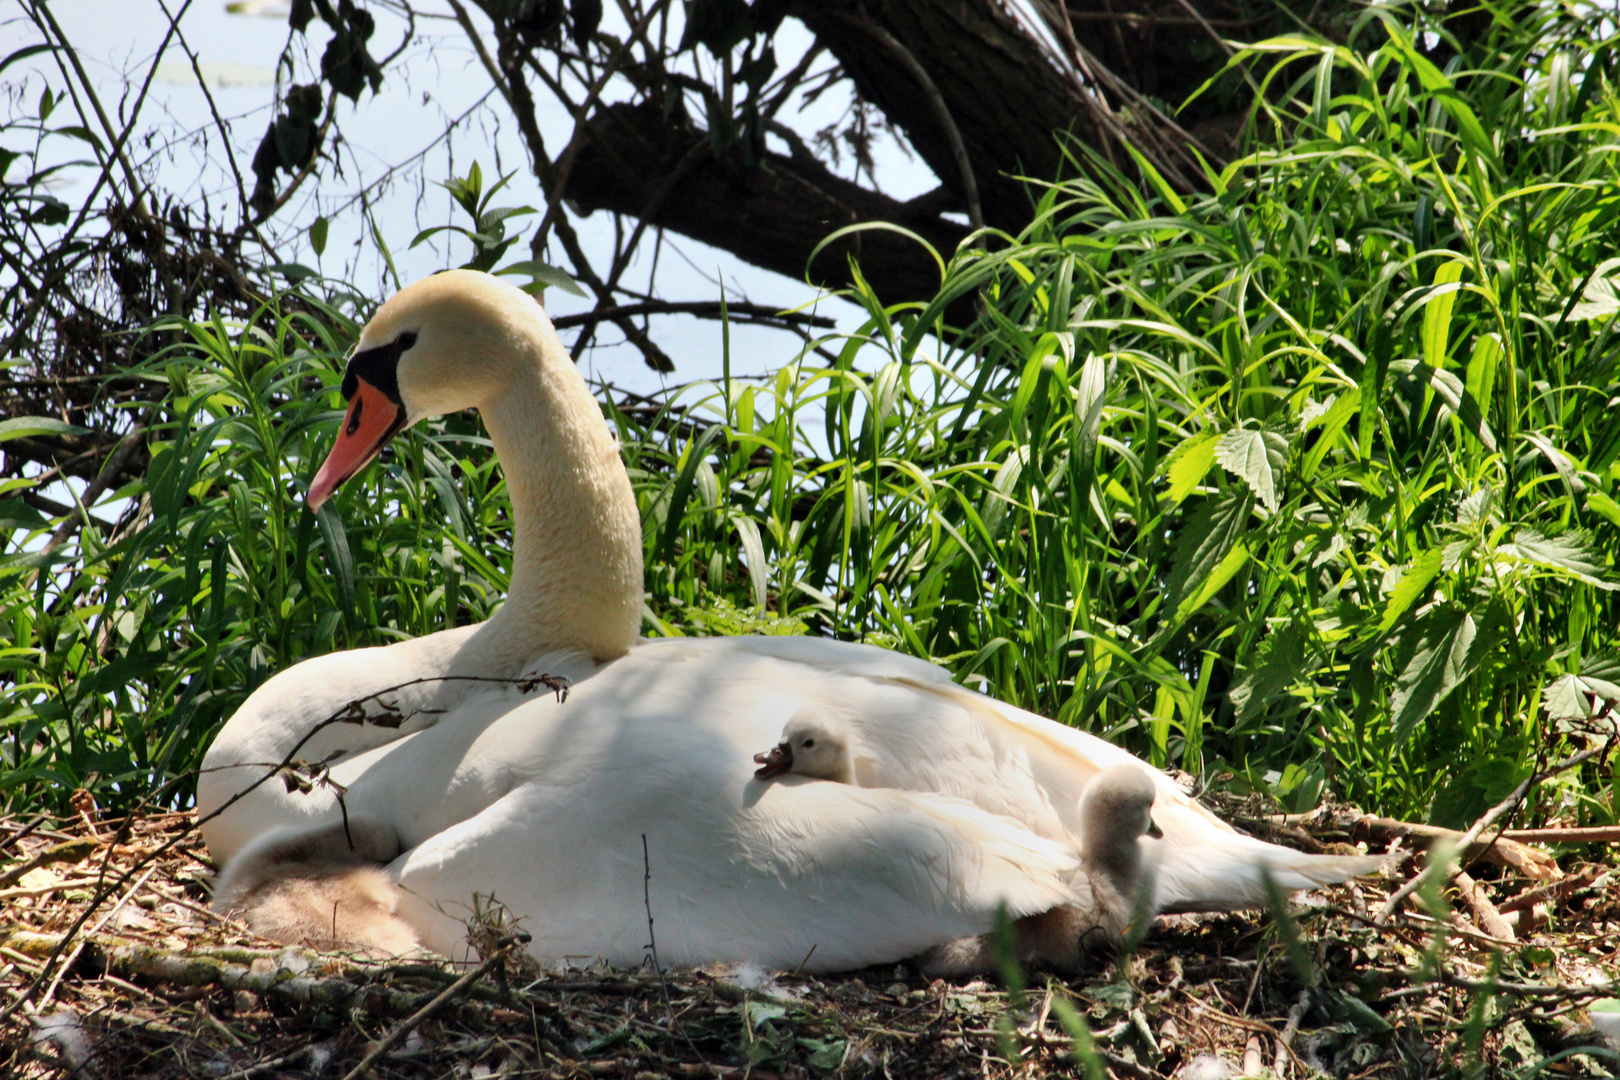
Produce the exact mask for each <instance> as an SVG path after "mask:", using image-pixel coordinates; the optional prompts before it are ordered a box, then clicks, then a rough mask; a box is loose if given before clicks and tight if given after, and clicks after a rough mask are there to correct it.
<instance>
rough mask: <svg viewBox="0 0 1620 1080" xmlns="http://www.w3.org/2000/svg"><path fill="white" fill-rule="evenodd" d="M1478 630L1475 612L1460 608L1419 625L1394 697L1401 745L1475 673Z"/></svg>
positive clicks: (1393, 701) (1391, 704) (1392, 702)
mask: <svg viewBox="0 0 1620 1080" xmlns="http://www.w3.org/2000/svg"><path fill="white" fill-rule="evenodd" d="M1478 629H1479V628H1478V626H1477V625H1476V624H1475V622H1474V617H1473V615H1471V614H1469V613H1468V612H1466V611H1462V610H1460V609H1457V608H1451V609H1447V610H1444V611H1439V612H1435V613H1434V614H1432V615H1430V616H1428V617H1427V618H1425V619H1424V620H1423V621H1422V622H1421V623H1419V624H1418V626H1417V627H1416V628H1415V630H1414V632H1415V633H1417V635H1418V637H1417V643H1416V647H1415V648H1414V649H1413V651H1412V658H1411V659H1410V660H1409V661H1407V664H1406V667H1405V669H1404V670H1402V672H1401V674H1400V677H1399V678H1397V679H1396V680H1395V693H1394V695H1393V696H1392V697H1391V699H1390V708H1391V710H1392V712H1393V713H1394V721H1395V743H1396V745H1397V746H1404V745H1405V744H1406V741H1407V740H1408V739H1410V738H1411V737H1412V732H1413V731H1414V730H1415V729H1416V728H1417V725H1418V722H1419V721H1421V720H1422V719H1424V718H1425V717H1426V716H1428V715H1429V714H1430V713H1431V712H1433V711H1434V709H1435V706H1437V705H1439V704H1440V703H1441V702H1442V701H1444V700H1445V699H1446V696H1447V695H1449V694H1450V693H1451V692H1452V691H1453V690H1455V689H1456V688H1457V687H1458V686H1459V685H1461V684H1462V682H1463V681H1464V680H1465V679H1467V678H1468V676H1469V675H1470V674H1472V673H1473V670H1474V668H1475V667H1476V666H1477V665H1478V663H1479V661H1478V658H1477V657H1473V656H1471V652H1472V648H1471V647H1472V646H1473V644H1474V638H1475V636H1476V635H1477V633H1478Z"/></svg>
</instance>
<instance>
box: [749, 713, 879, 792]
mask: <svg viewBox="0 0 1620 1080" xmlns="http://www.w3.org/2000/svg"><path fill="white" fill-rule="evenodd" d="M754 761H755V762H756V763H758V764H759V766H760V768H758V769H756V770H755V771H754V776H755V778H756V779H759V780H769V779H770V778H771V777H773V776H779V775H781V774H782V773H794V774H796V775H798V776H810V777H814V778H815V779H817V780H832V781H834V782H836V783H839V784H853V783H854V782H855V768H854V764H853V762H852V761H851V756H850V752H849V741H848V740H847V739H846V738H845V737H844V736H843V735H842V734H840V733H839V732H838V731H836V730H834V728H833V725H831V724H830V723H828V722H827V721H825V720H823V719H821V718H819V717H816V716H812V715H810V714H808V713H800V714H799V715H797V716H795V717H794V718H793V719H791V720H789V721H788V722H787V726H785V727H784V728H783V729H782V741H781V742H779V743H777V744H776V745H775V746H773V747H771V748H770V749H769V750H767V751H765V752H764V753H762V754H755V755H754Z"/></svg>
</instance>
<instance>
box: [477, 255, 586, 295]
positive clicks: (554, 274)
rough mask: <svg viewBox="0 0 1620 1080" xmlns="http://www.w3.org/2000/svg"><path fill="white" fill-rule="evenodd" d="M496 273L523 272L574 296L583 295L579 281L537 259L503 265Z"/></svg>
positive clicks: (564, 271) (583, 291)
mask: <svg viewBox="0 0 1620 1080" xmlns="http://www.w3.org/2000/svg"><path fill="white" fill-rule="evenodd" d="M495 272H496V273H497V274H523V275H526V276H527V277H529V278H532V279H533V280H535V281H538V282H540V283H541V284H543V285H546V286H548V287H556V288H558V289H561V290H562V291H563V292H565V293H572V294H574V295H575V296H585V295H586V294H585V290H584V289H582V288H580V287H579V282H577V281H575V280H574V279H573V278H572V277H570V276H569V275H568V272H567V271H566V270H561V269H559V268H557V267H555V266H552V265H551V264H550V263H543V262H541V261H540V260H538V259H529V260H527V261H525V262H518V263H513V264H511V265H510V266H503V267H501V268H500V269H499V270H497V271H495Z"/></svg>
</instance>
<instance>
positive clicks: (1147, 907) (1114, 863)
mask: <svg viewBox="0 0 1620 1080" xmlns="http://www.w3.org/2000/svg"><path fill="white" fill-rule="evenodd" d="M1153 799H1154V785H1153V781H1152V780H1151V779H1150V778H1149V777H1148V774H1147V773H1146V772H1144V771H1143V770H1142V769H1141V768H1140V767H1138V766H1136V765H1115V766H1113V767H1112V768H1108V769H1104V770H1103V771H1102V772H1100V773H1098V774H1097V775H1096V776H1095V777H1094V778H1093V779H1092V780H1091V782H1090V783H1088V784H1087V785H1086V788H1085V791H1084V793H1082V795H1081V796H1080V829H1081V839H1082V847H1083V849H1084V850H1082V851H1081V853H1080V873H1079V874H1078V875H1077V876H1076V877H1075V879H1074V881H1073V883H1072V884H1073V886H1074V890H1075V892H1077V893H1078V894H1080V897H1081V899H1082V903H1079V904H1075V905H1072V906H1064V907H1058V908H1053V909H1052V910H1051V911H1047V912H1043V913H1041V914H1039V915H1029V916H1026V917H1024V918H1022V919H1018V920H1017V921H1015V922H1014V923H1013V932H1014V935H1015V940H1016V944H1017V951H1018V959H1019V961H1020V962H1021V963H1023V964H1025V965H1028V966H1032V967H1043V968H1050V969H1052V970H1054V971H1057V972H1060V973H1063V974H1073V973H1075V972H1077V971H1078V970H1079V969H1080V965H1081V962H1082V961H1083V960H1084V959H1085V955H1086V953H1087V951H1088V950H1091V949H1094V948H1097V947H1099V946H1107V945H1113V944H1115V943H1116V942H1118V941H1119V940H1120V939H1121V938H1122V937H1124V936H1125V934H1126V933H1127V931H1129V930H1130V929H1131V928H1132V927H1133V925H1134V926H1137V927H1140V926H1144V925H1145V923H1146V920H1148V919H1151V918H1152V917H1153V916H1154V914H1155V913H1156V912H1155V905H1154V897H1153V891H1154V874H1153V857H1152V853H1151V852H1150V851H1148V850H1146V848H1145V846H1144V845H1143V844H1142V842H1141V840H1142V837H1144V836H1149V837H1158V836H1160V835H1161V834H1160V832H1159V830H1158V828H1157V827H1156V826H1155V825H1154V824H1153ZM994 959H995V954H994V947H993V944H992V940H991V937H990V935H988V934H986V935H983V936H981V937H974V938H962V939H960V940H957V941H950V942H946V943H945V944H943V945H939V946H936V947H935V948H933V949H930V950H928V952H926V953H924V954H923V955H922V956H921V957H919V958H918V960H917V966H918V967H919V968H920V969H921V970H922V972H923V973H924V974H925V975H932V976H955V975H968V974H980V973H983V972H986V971H989V970H990V969H991V967H992V966H993V964H994Z"/></svg>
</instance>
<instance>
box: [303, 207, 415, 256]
mask: <svg viewBox="0 0 1620 1080" xmlns="http://www.w3.org/2000/svg"><path fill="white" fill-rule="evenodd" d="M327 227H328V222H327V220H326V217H325V215H322V216H321V217H318V218H316V219H315V220H314V221H313V222H311V223H310V226H309V246H310V247H312V248H314V249H315V256H316V258H319V257H320V256H322V255H324V254H325V253H326V230H327ZM412 246H413V247H414V246H415V245H412Z"/></svg>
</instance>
